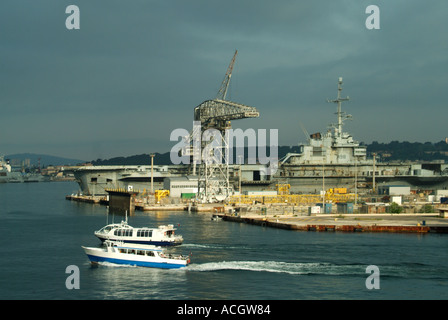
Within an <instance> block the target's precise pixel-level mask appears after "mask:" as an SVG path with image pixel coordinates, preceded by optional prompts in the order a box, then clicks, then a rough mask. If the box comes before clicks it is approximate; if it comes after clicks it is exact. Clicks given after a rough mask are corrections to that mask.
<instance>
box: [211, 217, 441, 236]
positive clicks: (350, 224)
mask: <svg viewBox="0 0 448 320" xmlns="http://www.w3.org/2000/svg"><path fill="white" fill-rule="evenodd" d="M219 216H220V217H222V219H223V220H224V221H231V222H239V223H248V224H253V225H258V226H262V227H272V228H280V229H287V230H298V231H324V232H337V231H339V232H395V233H430V232H434V233H448V219H446V218H441V217H440V216H439V214H437V213H431V214H424V213H421V214H345V215H341V214H320V215H314V216H292V215H276V216H273V215H267V216H265V215H255V214H251V215H242V216H238V215H227V214H219Z"/></svg>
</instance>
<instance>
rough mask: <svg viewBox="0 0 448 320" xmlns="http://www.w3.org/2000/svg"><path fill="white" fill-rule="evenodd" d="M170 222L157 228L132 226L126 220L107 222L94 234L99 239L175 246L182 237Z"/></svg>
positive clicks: (179, 242) (180, 241)
mask: <svg viewBox="0 0 448 320" xmlns="http://www.w3.org/2000/svg"><path fill="white" fill-rule="evenodd" d="M175 230H176V229H175V228H174V226H173V225H172V224H169V225H164V226H159V227H158V228H148V227H143V228H134V227H132V226H130V225H128V223H127V221H122V222H121V223H114V224H108V225H106V226H105V227H103V228H101V229H100V230H98V231H95V232H94V234H95V236H96V237H98V238H99V239H100V240H101V241H105V240H113V241H123V242H125V243H133V244H144V245H155V246H177V245H180V244H182V242H183V237H182V236H181V235H176V234H175Z"/></svg>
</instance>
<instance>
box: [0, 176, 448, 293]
mask: <svg viewBox="0 0 448 320" xmlns="http://www.w3.org/2000/svg"><path fill="white" fill-rule="evenodd" d="M77 189H78V187H77V184H76V183H74V182H49V183H18V184H0V218H1V224H0V234H1V240H2V241H1V243H2V248H1V251H2V252H1V255H0V261H1V263H0V299H3V300H5V299H45V300H47V299H63V300H66V299H87V300H91V299H151V300H208V299H212V300H217V299H220V300H221V299H222V300H240V299H244V300H311V299H312V300H315V299H319V300H328V299H369V300H370V299H383V300H384V299H444V300H445V299H448V235H446V234H392V233H341V232H304V231H289V230H281V229H274V228H266V227H260V226H253V225H248V224H240V223H235V222H226V221H212V220H211V219H210V218H211V214H207V213H188V212H139V211H136V213H135V215H134V216H132V217H129V224H130V225H132V226H135V227H141V226H152V227H155V226H158V225H163V224H173V225H175V226H177V233H178V234H181V235H182V236H183V237H184V243H183V244H182V245H181V246H178V247H176V248H174V249H172V250H174V251H176V252H181V253H185V254H189V253H191V255H192V256H191V264H190V265H189V266H188V267H186V268H183V269H177V270H165V269H153V268H141V267H129V266H128V267H126V266H116V265H113V264H105V265H99V266H92V265H91V264H90V263H89V260H88V258H87V256H86V255H85V253H84V251H83V250H82V248H81V246H99V245H100V241H99V240H98V239H97V238H96V237H95V236H94V235H93V232H94V231H95V230H98V229H100V228H101V227H103V226H104V225H105V224H106V223H107V222H109V223H111V222H112V220H114V222H120V221H121V219H123V218H124V217H119V216H107V208H106V207H105V206H102V205H92V204H87V203H77V202H71V201H67V200H65V196H66V195H68V194H71V193H73V192H76V191H77ZM372 265H373V266H376V267H377V268H378V271H379V274H376V276H378V277H377V278H371V277H370V276H371V273H370V272H369V273H367V272H366V269H367V268H368V267H369V266H372ZM69 266H76V267H77V268H79V277H78V278H77V279H78V280H79V281H78V283H79V289H76V288H72V289H70V288H68V287H70V286H67V281H68V278H69V277H70V276H72V273H70V272H69V271H68V272H66V270H67V267H69ZM369 277H370V278H369ZM372 279H373V280H374V281H376V282H375V283H376V284H377V285H378V288H373V289H368V288H367V287H368V285H366V283H371V280H372Z"/></svg>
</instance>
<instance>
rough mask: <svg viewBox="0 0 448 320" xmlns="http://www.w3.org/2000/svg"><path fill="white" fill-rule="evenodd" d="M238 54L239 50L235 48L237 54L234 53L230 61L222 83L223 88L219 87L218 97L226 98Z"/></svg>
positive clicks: (220, 98)
mask: <svg viewBox="0 0 448 320" xmlns="http://www.w3.org/2000/svg"><path fill="white" fill-rule="evenodd" d="M237 54H238V50H235V54H234V55H233V58H232V61H230V64H229V67H228V68H227V72H226V75H225V76H224V80H223V81H222V83H221V88H219V91H218V94H217V96H216V99H219V100H226V96H227V90H228V89H229V84H230V78H231V77H232V71H233V65H234V64H235V59H236V55H237Z"/></svg>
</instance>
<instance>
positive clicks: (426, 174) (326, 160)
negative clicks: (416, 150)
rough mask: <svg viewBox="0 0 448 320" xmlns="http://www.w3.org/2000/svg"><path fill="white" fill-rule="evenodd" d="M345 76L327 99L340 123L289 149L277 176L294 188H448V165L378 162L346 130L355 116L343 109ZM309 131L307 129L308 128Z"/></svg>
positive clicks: (314, 190) (309, 190)
mask: <svg viewBox="0 0 448 320" xmlns="http://www.w3.org/2000/svg"><path fill="white" fill-rule="evenodd" d="M342 84H343V82H342V78H339V81H338V95H337V98H336V99H335V100H328V102H331V103H336V104H337V112H336V115H337V123H336V124H331V125H330V128H329V129H328V131H327V132H326V133H324V134H321V133H320V132H318V133H314V134H311V135H309V139H308V144H302V145H300V150H299V152H298V153H289V154H287V155H286V156H285V157H284V158H283V159H281V160H280V170H279V172H278V176H277V177H275V178H278V179H280V178H283V180H287V181H288V183H289V184H291V191H293V192H318V191H319V190H325V189H328V188H338V187H346V188H349V189H352V190H353V189H358V190H361V189H363V188H366V189H370V190H374V189H375V188H376V185H378V184H389V185H392V184H393V185H408V186H411V187H412V188H413V189H421V190H428V189H446V188H447V186H448V165H447V164H445V163H444V162H443V161H442V162H441V161H438V162H437V161H436V162H431V163H416V162H413V163H412V162H379V161H376V159H375V155H373V156H372V157H371V158H368V157H367V147H366V146H364V145H361V144H360V143H359V142H357V141H355V140H354V139H353V137H352V136H351V135H350V134H349V133H347V132H345V131H344V130H343V125H344V121H345V120H348V119H351V118H352V116H351V115H349V114H346V113H345V112H343V111H342V102H344V101H348V100H349V97H346V98H342V97H341V92H342ZM305 131H306V130H305Z"/></svg>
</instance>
